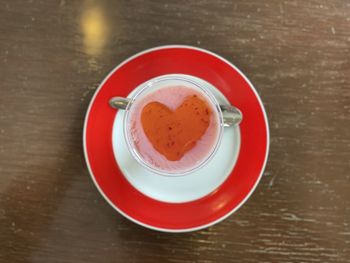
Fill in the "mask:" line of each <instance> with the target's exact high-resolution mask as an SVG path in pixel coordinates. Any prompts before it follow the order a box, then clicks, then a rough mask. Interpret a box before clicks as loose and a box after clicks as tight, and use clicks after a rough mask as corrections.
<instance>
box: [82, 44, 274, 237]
mask: <svg viewBox="0 0 350 263" xmlns="http://www.w3.org/2000/svg"><path fill="white" fill-rule="evenodd" d="M165 74H187V75H193V76H196V77H198V78H201V79H204V80H206V81H207V82H209V83H211V84H212V85H213V86H215V87H216V88H218V89H219V90H220V91H221V92H222V93H223V94H224V95H225V96H226V98H227V99H228V100H229V101H230V102H231V103H232V104H233V105H235V106H236V107H238V108H239V109H240V110H241V111H242V113H243V121H242V123H241V124H240V132H241V146H240V152H239V156H238V159H237V162H236V165H235V167H234V168H233V170H232V171H231V174H230V175H229V176H228V178H227V179H226V181H225V182H224V183H223V184H222V185H221V186H220V187H218V188H217V189H216V190H215V191H213V192H212V193H210V194H209V195H206V196H204V197H202V198H200V199H197V200H194V201H191V202H186V203H166V202H160V201H157V200H155V199H152V198H150V197H148V196H145V195H144V194H142V193H141V192H139V191H138V190H137V189H135V188H134V187H133V186H132V185H131V184H130V183H129V182H128V181H127V180H126V179H125V177H124V176H123V174H122V172H121V171H120V169H119V167H118V164H117V162H116V161H115V159H114V154H113V150H112V127H113V122H114V119H115V115H116V112H115V110H113V109H112V108H110V107H109V105H108V101H109V99H110V98H111V97H113V96H124V97H126V96H127V95H128V94H129V93H130V92H131V91H132V90H133V89H134V88H136V87H137V86H138V85H140V84H141V83H143V82H146V81H147V80H149V79H151V78H154V77H157V76H160V75H165ZM120 139H121V140H123V139H124V137H123V135H122V134H121V135H120ZM83 145H84V154H85V159H86V163H87V166H88V169H89V172H90V174H91V177H92V179H93V181H94V183H95V185H96V187H97V189H98V190H99V191H100V193H101V194H102V196H103V197H104V198H105V199H106V201H107V202H108V203H109V204H110V205H111V206H112V207H114V208H115V209H116V210H117V211H118V212H119V213H121V214H122V215H123V216H125V217H126V218H128V219H130V220H131V221H133V222H135V223H138V224H140V225H142V226H145V227H148V228H151V229H154V230H159V231H166V232H187V231H194V230H199V229H202V228H205V227H208V226H211V225H213V224H215V223H217V222H220V221H221V220H223V219H225V218H226V217H228V216H229V215H231V214H232V213H233V212H235V211H236V210H237V209H238V208H239V207H240V206H241V205H242V204H243V203H244V202H245V201H246V200H247V199H248V198H249V196H250V195H251V194H252V192H253V191H254V189H255V187H256V186H257V184H258V182H259V180H260V178H261V176H262V174H263V170H264V168H265V165H266V161H267V156H268V150H269V129H268V122H267V117H266V112H265V110H264V107H263V104H262V102H261V100H260V98H259V96H258V94H257V92H256V90H255V89H254V87H253V85H252V84H251V83H250V81H249V80H248V79H247V77H245V76H244V74H243V73H242V72H241V71H240V70H239V69H238V68H236V67H235V66H234V65H233V64H231V63H230V62H228V61H227V60H225V59H224V58H222V57H220V56H218V55H216V54H214V53H212V52H209V51H207V50H204V49H200V48H196V47H190V46H182V45H175V46H161V47H156V48H152V49H148V50H145V51H143V52H141V53H138V54H136V55H134V56H133V57H131V58H129V59H127V60H126V61H124V62H123V63H121V64H120V65H118V66H117V67H116V68H115V69H114V70H113V71H112V72H111V73H110V74H109V75H108V76H107V77H106V78H105V79H104V81H103V82H102V84H101V85H100V86H99V88H98V89H97V91H96V92H95V95H94V96H93V98H92V100H91V102H90V105H89V108H88V111H87V113H86V117H85V123H84V131H83Z"/></svg>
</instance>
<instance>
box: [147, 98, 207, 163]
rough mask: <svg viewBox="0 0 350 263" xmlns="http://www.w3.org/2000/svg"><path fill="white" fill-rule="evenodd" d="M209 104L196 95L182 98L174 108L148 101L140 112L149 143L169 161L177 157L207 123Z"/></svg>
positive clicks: (205, 128) (192, 143)
mask: <svg viewBox="0 0 350 263" xmlns="http://www.w3.org/2000/svg"><path fill="white" fill-rule="evenodd" d="M211 113H212V112H211V108H210V107H209V106H208V104H207V103H206V102H205V101H204V100H203V99H200V98H199V97H198V95H192V96H188V97H186V98H185V100H184V101H183V103H182V104H181V105H180V106H179V107H178V108H177V109H176V110H175V111H172V110H170V109H169V108H168V107H167V106H165V105H164V104H162V103H160V102H156V101H154V102H150V103H148V104H147V105H146V106H145V107H144V108H143V109H142V113H141V122H142V127H143V130H144V132H145V134H146V136H147V138H148V139H149V141H150V142H151V144H152V145H153V147H154V148H155V149H156V150H157V151H158V152H159V153H161V154H162V155H164V156H165V157H166V158H167V159H168V160H169V161H177V160H180V159H181V158H182V157H183V156H184V154H185V153H186V152H187V151H189V150H191V149H192V148H193V147H194V146H195V145H196V143H197V141H198V140H199V139H200V138H201V137H202V136H203V135H204V133H205V131H206V130H207V128H208V127H209V123H210V118H211Z"/></svg>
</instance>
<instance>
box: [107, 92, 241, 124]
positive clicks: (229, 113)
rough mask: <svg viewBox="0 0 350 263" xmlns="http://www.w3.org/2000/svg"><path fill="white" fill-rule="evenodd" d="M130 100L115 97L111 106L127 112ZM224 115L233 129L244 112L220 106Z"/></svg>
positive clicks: (110, 101)
mask: <svg viewBox="0 0 350 263" xmlns="http://www.w3.org/2000/svg"><path fill="white" fill-rule="evenodd" d="M129 103H130V99H128V98H123V97H113V98H111V99H110V100H109V106H111V107H112V108H113V109H118V110H126V108H127V107H128V104H129ZM220 109H221V111H222V114H223V119H224V127H231V126H236V125H238V124H239V123H240V122H241V121H242V119H243V115H242V112H241V111H240V110H239V109H237V108H236V107H234V106H232V105H220Z"/></svg>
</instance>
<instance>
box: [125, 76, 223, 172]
mask: <svg viewBox="0 0 350 263" xmlns="http://www.w3.org/2000/svg"><path fill="white" fill-rule="evenodd" d="M193 78H197V77H194V76H190V75H185V74H168V75H161V76H158V77H155V78H152V79H150V80H148V81H145V82H144V83H142V84H140V85H139V86H138V87H140V89H139V90H138V91H137V92H135V93H134V94H132V93H131V94H132V96H131V97H129V99H130V100H129V103H128V105H127V107H126V109H125V114H124V119H123V126H124V127H123V133H124V139H125V141H126V143H127V146H128V147H127V148H128V151H129V152H130V153H131V155H132V156H133V157H134V159H135V160H136V161H137V162H138V163H139V164H141V165H142V166H143V167H144V168H146V169H147V170H149V171H151V172H153V173H156V174H159V175H163V176H168V177H177V176H184V175H187V174H190V173H193V172H195V171H197V170H199V169H200V168H202V167H203V166H205V165H206V164H207V163H208V162H209V161H210V160H211V159H212V158H213V157H214V155H215V153H216V152H217V150H218V148H219V146H220V143H221V139H222V136H223V131H224V121H223V114H222V111H221V108H220V104H219V103H218V101H217V99H216V98H215V96H214V95H213V94H212V93H211V92H210V91H209V90H208V89H207V88H206V87H204V85H203V84H201V83H199V81H196V80H193ZM198 79H199V78H198ZM167 80H179V81H183V82H188V83H190V84H192V85H194V86H196V87H197V88H199V89H200V90H201V92H203V93H204V94H205V95H206V96H207V97H208V98H209V100H210V101H211V102H212V104H213V105H214V107H215V109H216V110H217V113H218V115H219V136H218V139H217V141H216V144H215V147H214V148H213V149H212V150H211V153H210V154H208V155H207V156H206V157H205V158H203V160H201V161H200V162H199V163H198V165H195V166H193V167H191V168H190V169H188V170H185V171H180V172H167V171H165V170H162V169H158V168H156V167H154V166H152V165H150V164H149V163H148V162H146V161H144V160H143V158H142V156H141V155H140V154H139V152H138V151H137V150H136V147H135V144H134V141H133V139H132V138H131V134H130V132H129V131H130V130H129V129H128V124H129V113H130V108H131V107H132V105H133V103H134V102H135V100H136V99H137V98H138V97H139V96H140V95H141V94H142V93H144V92H145V91H146V90H147V89H148V88H150V87H152V86H153V85H154V84H155V83H159V82H162V81H167ZM199 80H200V81H203V82H204V83H205V82H206V81H204V80H202V79H199ZM136 88H137V87H136ZM129 96H130V95H129Z"/></svg>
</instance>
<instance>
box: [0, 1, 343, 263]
mask: <svg viewBox="0 0 350 263" xmlns="http://www.w3.org/2000/svg"><path fill="white" fill-rule="evenodd" d="M0 33H1V34H0V262H9V263H12V262H74V263H77V262H83V263H86V262H203V263H204V262H205V263H209V262H350V172H349V170H350V136H349V134H350V132H349V129H350V2H349V1H344V0H329V1H323V0H322V1H321V0H320V1H302V0H288V1H274V0H271V1H258V0H249V1H229V0H218V1H209V0H203V1H160V0H157V1H142V0H139V1H114V0H110V1H93V0H86V1H68V0H61V1H45V0H35V1H33V0H31V1H21V0H16V1H12V0H3V1H1V2H0ZM164 44H188V45H194V46H199V47H202V48H206V49H209V50H211V51H213V52H216V53H218V54H220V55H222V56H223V57H225V58H227V59H228V60H229V61H231V62H233V63H234V64H235V65H236V66H238V67H239V68H240V69H241V70H242V71H243V72H244V73H245V74H246V75H247V76H248V77H249V78H250V79H251V81H252V82H253V84H254V85H255V87H256V88H257V90H258V92H259V94H260V95H261V97H262V100H263V102H264V104H265V107H266V110H267V114H268V118H269V122H270V129H271V148H270V156H269V161H268V165H267V168H266V170H265V173H264V176H263V178H262V180H261V183H260V184H259V186H258V187H257V189H256V191H255V192H254V194H253V195H252V197H251V198H250V199H249V201H248V202H247V203H246V204H245V205H244V206H243V207H242V208H241V209H239V211H238V212H236V213H235V214H234V215H232V216H230V217H229V218H228V219H227V220H225V221H224V222H222V223H219V224H217V225H215V226H213V227H210V228H208V229H205V230H202V231H198V232H193V233H186V234H167V233H161V232H156V231H152V230H148V229H145V228H142V227H140V226H138V225H136V224H134V223H132V222H129V221H128V220H127V219H124V218H123V217H122V216H121V215H119V214H118V213H117V212H115V211H114V210H113V209H112V208H111V207H110V206H109V205H108V204H107V203H106V202H105V201H104V200H103V198H102V197H101V196H100V194H99V193H98V191H97V190H96V188H95V186H94V185H93V183H92V181H91V179H90V176H89V174H88V171H87V168H86V165H85V161H84V157H83V151H82V128H83V120H84V114H85V112H86V110H87V106H88V103H89V100H90V98H91V97H92V95H93V93H94V91H95V89H96V88H97V86H98V85H99V83H100V82H101V81H102V79H103V78H104V77H105V76H106V75H107V74H108V72H109V71H110V70H111V69H113V67H114V66H115V65H117V64H118V63H120V62H121V61H123V60H124V59H126V58H127V57H129V56H130V55H133V54H135V53H136V52H138V51H141V50H144V49H146V48H150V47H154V46H158V45H164Z"/></svg>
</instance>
